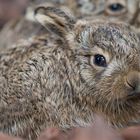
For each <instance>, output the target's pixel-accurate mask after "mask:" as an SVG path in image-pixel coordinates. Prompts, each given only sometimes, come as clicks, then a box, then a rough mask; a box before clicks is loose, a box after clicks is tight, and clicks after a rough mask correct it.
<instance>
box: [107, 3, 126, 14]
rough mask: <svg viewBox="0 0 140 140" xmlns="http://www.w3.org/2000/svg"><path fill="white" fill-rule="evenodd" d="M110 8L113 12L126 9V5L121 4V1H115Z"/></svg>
mask: <svg viewBox="0 0 140 140" xmlns="http://www.w3.org/2000/svg"><path fill="white" fill-rule="evenodd" d="M109 9H110V10H111V11H113V12H117V11H121V10H123V9H124V6H123V5H121V4H120V3H113V4H111V5H109Z"/></svg>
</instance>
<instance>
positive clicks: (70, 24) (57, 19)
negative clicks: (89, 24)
mask: <svg viewBox="0 0 140 140" xmlns="http://www.w3.org/2000/svg"><path fill="white" fill-rule="evenodd" d="M34 15H35V19H36V20H37V21H38V22H39V23H40V24H42V25H43V26H44V27H45V28H46V29H47V30H49V31H51V32H53V33H55V34H57V35H58V36H60V37H64V36H65V35H66V34H68V33H69V32H70V31H71V30H72V29H73V28H74V24H75V19H74V18H73V16H71V15H69V14H68V13H67V12H64V11H63V10H61V9H59V8H56V7H43V6H40V7H38V8H36V10H35V14H34Z"/></svg>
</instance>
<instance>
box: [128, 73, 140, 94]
mask: <svg viewBox="0 0 140 140" xmlns="http://www.w3.org/2000/svg"><path fill="white" fill-rule="evenodd" d="M126 85H127V87H129V88H130V89H131V91H133V92H134V93H139V94H140V72H137V71H133V72H130V73H128V75H127V77H126Z"/></svg>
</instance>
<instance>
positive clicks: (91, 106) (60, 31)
mask: <svg viewBox="0 0 140 140" xmlns="http://www.w3.org/2000/svg"><path fill="white" fill-rule="evenodd" d="M35 17H36V19H37V20H38V22H39V23H41V24H42V25H43V26H45V28H47V30H48V31H49V32H50V34H46V36H45V35H44V36H37V37H34V38H32V40H29V42H27V40H25V42H22V43H21V44H17V45H15V47H14V48H12V49H9V50H7V51H5V52H3V53H0V114H1V115H0V131H2V132H4V133H7V134H10V135H16V136H21V137H23V138H25V139H29V140H31V139H32V140H34V139H35V138H36V137H37V136H38V135H39V134H40V131H42V130H43V129H44V128H46V127H53V126H55V127H59V128H61V129H63V130H66V129H70V128H72V127H76V126H82V127H85V126H87V125H89V124H90V123H92V122H93V121H94V115H95V114H96V113H101V114H103V115H104V116H105V118H106V120H107V121H108V123H111V124H112V125H113V126H114V127H117V128H121V127H125V126H127V125H128V124H129V123H130V122H134V123H137V122H139V120H140V114H139V113H138V111H139V110H140V96H139V95H140V93H139V92H140V47H139V43H140V42H139V39H138V37H137V35H136V34H135V33H134V32H133V29H131V28H130V27H129V26H127V25H123V24H121V23H117V24H115V23H109V22H105V21H103V22H102V21H99V22H92V21H90V22H88V21H82V20H81V21H75V20H74V19H73V18H72V17H70V16H69V15H67V14H66V13H65V12H63V11H61V10H60V9H57V8H54V7H39V8H37V9H36V11H35ZM95 54H101V55H103V56H104V57H105V58H106V60H107V67H99V66H97V65H95V64H94V56H95ZM134 83H135V87H137V88H136V89H135V90H134V89H132V87H131V86H130V85H129V84H132V85H134ZM132 92H133V93H132Z"/></svg>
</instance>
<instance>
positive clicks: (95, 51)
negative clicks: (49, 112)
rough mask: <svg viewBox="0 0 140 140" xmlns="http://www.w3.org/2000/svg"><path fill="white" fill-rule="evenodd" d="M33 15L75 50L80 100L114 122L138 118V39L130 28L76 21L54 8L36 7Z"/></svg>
mask: <svg viewBox="0 0 140 140" xmlns="http://www.w3.org/2000/svg"><path fill="white" fill-rule="evenodd" d="M35 17H36V19H37V20H38V21H39V22H40V23H41V24H42V25H43V26H45V27H46V28H47V29H48V30H49V31H51V32H53V33H55V34H56V35H57V36H58V37H60V38H62V39H63V40H64V42H65V43H66V44H67V45H65V46H66V47H67V48H69V49H71V50H72V51H73V52H74V53H75V59H76V61H77V62H78V63H79V74H80V78H81V83H83V84H84V85H85V86H82V89H81V91H80V92H79V94H78V96H79V99H81V100H82V102H86V104H87V106H89V107H91V110H92V109H93V110H96V109H97V111H99V112H103V113H104V114H106V115H107V116H108V117H109V119H111V121H112V122H115V121H116V122H117V121H118V125H121V124H123V123H124V124H125V123H126V122H128V121H130V120H132V121H136V120H138V118H139V119H140V116H139V114H138V111H140V46H139V45H140V42H139V39H138V37H137V36H136V34H135V33H134V32H133V29H131V27H129V26H127V25H124V24H121V23H108V22H105V21H97V22H93V21H89V22H88V21H82V20H81V21H76V20H75V19H74V18H73V17H72V16H70V15H68V14H67V13H65V12H64V11H61V10H60V9H57V8H54V7H39V8H37V9H36V11H35ZM136 118H137V119H136ZM116 122H115V123H116ZM119 122H120V123H119Z"/></svg>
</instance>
